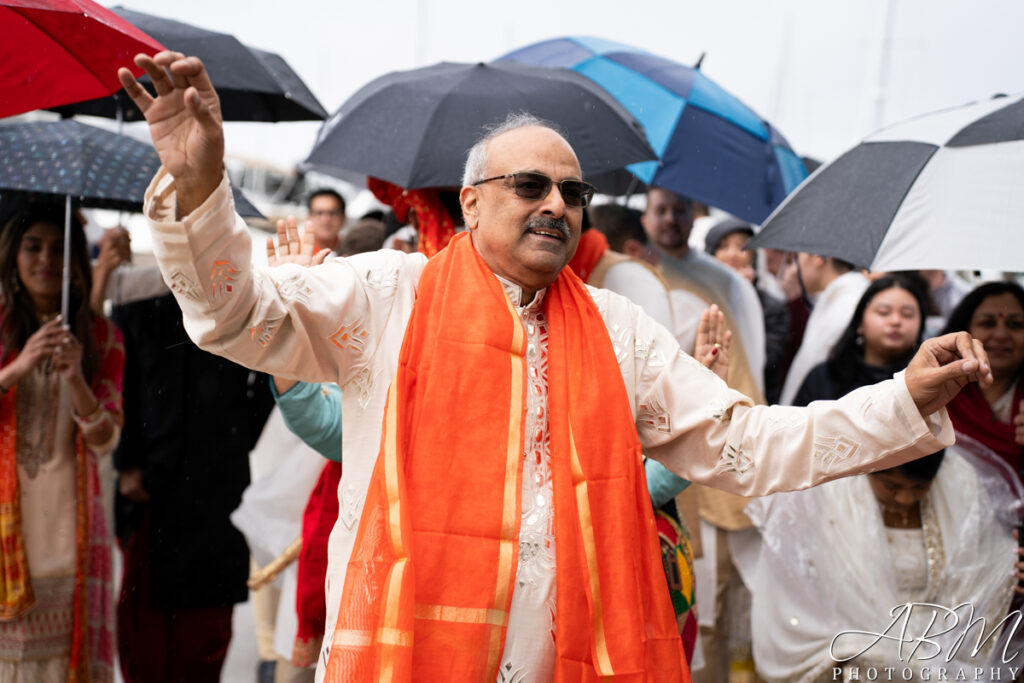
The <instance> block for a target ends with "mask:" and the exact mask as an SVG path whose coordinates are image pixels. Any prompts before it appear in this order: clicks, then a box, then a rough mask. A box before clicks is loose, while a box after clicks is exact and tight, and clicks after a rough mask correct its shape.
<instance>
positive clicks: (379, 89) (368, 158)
mask: <svg viewBox="0 0 1024 683" xmlns="http://www.w3.org/2000/svg"><path fill="white" fill-rule="evenodd" d="M515 112H529V113H531V114H533V115H535V116H538V117H540V118H542V119H547V120H548V121H551V122H553V123H555V124H557V125H558V126H560V127H561V128H563V129H564V130H565V132H566V135H567V137H568V140H569V143H570V144H571V145H572V146H573V149H574V150H575V151H576V154H577V156H578V157H579V160H580V165H581V166H582V167H583V173H584V175H585V176H587V177H588V178H589V177H592V176H594V175H597V174H600V173H603V172H605V171H609V170H611V169H615V168H621V167H622V166H625V165H626V164H629V163H633V162H634V161H643V160H647V159H653V158H655V154H654V150H652V149H651V147H650V145H648V144H647V139H646V138H645V137H644V133H643V129H642V127H641V126H640V124H638V123H637V122H636V121H635V120H634V119H633V117H632V116H630V115H629V113H628V112H627V111H626V110H625V109H624V108H623V107H622V106H621V105H620V104H619V103H618V102H616V101H615V100H614V99H613V98H612V97H611V96H610V95H609V94H608V93H606V92H605V91H604V90H602V89H601V88H600V87H599V86H597V85H595V84H594V83H593V82H592V81H590V80H588V79H587V78H585V77H583V76H581V75H579V74H577V73H574V72H572V71H569V70H567V69H552V68H546V67H536V66H528V65H524V64H516V63H512V62H505V63H499V64H453V63H447V62H444V63H441V64H435V65H433V66H428V67H424V68H421V69H413V70H411V71H396V72H393V73H390V74H386V75H384V76H381V77H380V78H378V79H376V80H374V81H371V82H370V83H369V84H367V85H365V86H363V88H362V89H361V90H359V92H357V93H356V94H355V95H353V96H352V97H350V98H349V99H348V101H347V102H345V104H343V105H342V106H341V108H340V109H339V110H338V111H337V112H336V113H334V114H333V115H331V118H330V119H328V120H327V121H326V122H325V123H324V125H323V127H322V128H321V130H320V134H319V135H318V136H317V142H316V144H315V146H314V147H313V151H312V152H310V155H309V158H307V159H306V161H305V162H304V164H303V166H304V167H305V168H307V169H310V170H316V171H320V172H323V173H328V174H331V175H341V176H342V177H344V175H345V172H346V171H349V172H351V171H354V172H357V173H361V174H365V175H371V176H374V177H377V178H382V179H384V180H387V181H389V182H392V183H394V184H396V185H399V186H401V187H404V188H407V189H411V188H423V187H452V186H458V185H461V184H462V166H463V164H464V162H465V160H466V152H467V151H468V150H469V148H470V147H472V146H473V143H475V142H476V141H477V140H478V139H479V138H480V136H481V134H482V133H483V132H484V127H485V126H488V125H492V124H497V123H501V122H502V121H503V120H504V119H505V118H506V116H507V115H508V114H510V113H515Z"/></svg>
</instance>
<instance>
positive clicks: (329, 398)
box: [270, 382, 342, 462]
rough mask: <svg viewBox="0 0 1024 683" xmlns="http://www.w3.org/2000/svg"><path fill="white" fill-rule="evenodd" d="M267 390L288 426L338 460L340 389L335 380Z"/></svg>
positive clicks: (326, 455)
mask: <svg viewBox="0 0 1024 683" xmlns="http://www.w3.org/2000/svg"><path fill="white" fill-rule="evenodd" d="M270 390H271V391H272V392H273V394H274V398H275V399H276V400H277V407H278V408H280V409H281V417H283V418H284V423H285V424H286V425H287V426H288V429H290V430H291V431H292V433H293V434H295V435H296V436H297V437H299V438H300V439H302V440H303V442H305V444H306V445H307V446H309V447H310V448H312V449H313V450H315V451H316V452H317V453H319V454H320V455H322V456H324V457H325V458H327V459H328V460H333V461H335V462H341V433H342V431H341V389H340V388H338V385H337V384H314V383H310V382H299V383H298V384H296V385H295V386H293V387H292V388H290V389H289V390H288V391H286V392H284V393H283V394H278V393H277V390H276V389H275V388H274V383H273V382H270Z"/></svg>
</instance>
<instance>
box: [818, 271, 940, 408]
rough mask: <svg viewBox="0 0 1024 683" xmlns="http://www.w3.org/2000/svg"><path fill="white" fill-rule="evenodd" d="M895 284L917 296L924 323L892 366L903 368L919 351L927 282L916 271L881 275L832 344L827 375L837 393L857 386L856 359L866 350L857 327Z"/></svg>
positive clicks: (867, 291) (861, 358) (868, 289)
mask: <svg viewBox="0 0 1024 683" xmlns="http://www.w3.org/2000/svg"><path fill="white" fill-rule="evenodd" d="M893 287H897V288H899V289H903V290H906V291H907V292H909V293H910V294H911V296H913V297H914V300H915V301H916V302H917V309H918V312H919V313H920V316H921V325H920V327H919V328H918V331H917V340H916V341H915V342H914V345H913V346H912V347H911V348H910V349H909V350H908V351H907V352H906V353H905V354H903V355H902V356H900V357H899V358H896V359H894V360H893V363H892V365H894V366H898V367H900V368H903V367H906V365H907V363H909V362H910V359H911V358H913V356H914V353H915V352H916V351H917V347H918V346H920V345H921V339H922V336H923V334H924V317H925V315H926V312H927V311H928V285H927V284H926V283H925V281H924V279H923V278H922V277H921V276H920V275H919V274H917V273H913V272H903V273H893V274H891V275H886V276H884V277H880V278H878V279H877V280H875V281H874V282H872V283H871V284H870V285H869V286H868V288H867V289H866V290H864V294H863V295H862V296H861V298H860V301H858V302H857V308H855V309H854V311H853V317H852V318H850V323H849V324H848V325H847V326H846V329H845V330H843V333H842V335H841V336H840V337H839V341H837V342H836V344H835V346H833V347H832V351H830V352H829V355H828V360H827V361H826V365H827V368H828V374H829V376H830V377H831V378H832V380H833V382H834V383H835V385H836V387H837V388H839V389H841V390H842V391H840V392H839V393H838V394H837V395H838V396H842V395H843V394H845V393H846V392H848V391H850V390H851V389H854V388H856V386H855V384H856V376H857V366H858V363H857V360H858V359H860V360H863V358H864V352H863V349H862V347H861V345H860V344H858V343H857V337H858V336H860V335H858V333H857V328H858V327H860V326H861V323H863V322H864V311H866V310H867V307H868V305H869V304H870V303H871V301H872V299H874V298H875V296H876V295H877V294H879V293H880V292H883V291H885V290H887V289H892V288H893Z"/></svg>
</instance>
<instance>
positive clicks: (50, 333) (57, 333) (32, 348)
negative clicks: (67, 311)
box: [8, 317, 65, 388]
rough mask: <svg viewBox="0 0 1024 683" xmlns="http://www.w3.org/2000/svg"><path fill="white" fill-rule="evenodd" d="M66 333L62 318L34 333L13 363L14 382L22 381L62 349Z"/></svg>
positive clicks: (46, 324)
mask: <svg viewBox="0 0 1024 683" xmlns="http://www.w3.org/2000/svg"><path fill="white" fill-rule="evenodd" d="M64 332H65V331H64V327H63V325H62V324H61V320H60V317H57V318H54V319H53V320H51V321H50V322H48V323H44V324H43V325H42V326H41V327H40V328H39V329H38V330H36V331H35V332H33V333H32V336H30V337H29V338H28V341H27V342H25V346H23V347H22V349H21V351H19V352H18V357H17V358H15V359H14V362H13V363H11V369H12V371H13V372H14V374H15V377H14V380H15V381H17V380H19V379H21V378H22V377H24V376H25V375H27V374H28V373H29V372H31V371H32V369H33V368H35V367H36V366H37V365H39V364H40V363H45V362H46V361H48V360H49V359H50V357H51V356H52V355H53V354H54V353H55V352H56V351H57V349H58V348H59V347H60V345H61V340H62V339H63V338H64ZM8 388H9V387H8Z"/></svg>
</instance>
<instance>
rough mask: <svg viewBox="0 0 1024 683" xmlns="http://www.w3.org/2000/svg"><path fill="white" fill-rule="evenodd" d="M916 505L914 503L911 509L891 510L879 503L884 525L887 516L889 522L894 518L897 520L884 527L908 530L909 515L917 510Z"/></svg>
mask: <svg viewBox="0 0 1024 683" xmlns="http://www.w3.org/2000/svg"><path fill="white" fill-rule="evenodd" d="M917 505H918V504H917V503H915V504H914V506H913V507H909V508H900V509H893V508H890V507H887V506H886V505H885V503H881V502H880V503H879V506H880V507H881V508H882V522H883V523H885V518H886V516H888V517H889V519H890V520H892V519H894V518H896V519H898V520H899V521H898V522H895V523H894V524H886V526H891V527H897V528H900V529H909V528H910V515H911V513H913V512H914V511H916V510H917Z"/></svg>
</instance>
